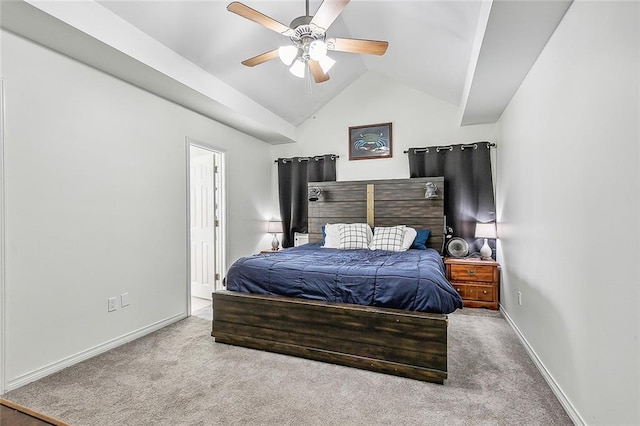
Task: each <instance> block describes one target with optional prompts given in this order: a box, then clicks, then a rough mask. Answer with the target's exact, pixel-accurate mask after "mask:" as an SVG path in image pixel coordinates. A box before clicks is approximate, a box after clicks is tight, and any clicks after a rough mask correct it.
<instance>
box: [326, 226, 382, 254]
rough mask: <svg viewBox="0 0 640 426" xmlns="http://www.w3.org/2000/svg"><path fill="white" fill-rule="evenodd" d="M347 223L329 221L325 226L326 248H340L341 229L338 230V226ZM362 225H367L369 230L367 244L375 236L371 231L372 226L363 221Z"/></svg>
mask: <svg viewBox="0 0 640 426" xmlns="http://www.w3.org/2000/svg"><path fill="white" fill-rule="evenodd" d="M340 225H347V224H346V223H333V224H332V223H327V224H326V225H325V226H324V245H323V247H325V248H338V245H339V244H340V231H339V230H338V226H340ZM362 225H365V226H366V231H367V245H368V244H369V243H370V242H371V239H372V238H373V231H371V227H370V226H369V225H368V224H366V223H363V224H362Z"/></svg>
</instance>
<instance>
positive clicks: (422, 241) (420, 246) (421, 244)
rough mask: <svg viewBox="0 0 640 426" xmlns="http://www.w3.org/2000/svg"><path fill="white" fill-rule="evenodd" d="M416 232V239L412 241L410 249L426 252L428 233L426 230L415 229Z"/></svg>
mask: <svg viewBox="0 0 640 426" xmlns="http://www.w3.org/2000/svg"><path fill="white" fill-rule="evenodd" d="M416 232H417V233H418V235H416V238H415V239H414V240H413V244H411V248H412V249H417V250H426V249H427V240H428V239H429V233H430V231H429V230H428V229H416Z"/></svg>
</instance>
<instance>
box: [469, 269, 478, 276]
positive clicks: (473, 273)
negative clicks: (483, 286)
mask: <svg viewBox="0 0 640 426" xmlns="http://www.w3.org/2000/svg"><path fill="white" fill-rule="evenodd" d="M467 274H469V275H475V274H476V271H474V270H473V269H469V270H467Z"/></svg>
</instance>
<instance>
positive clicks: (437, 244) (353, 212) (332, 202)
mask: <svg viewBox="0 0 640 426" xmlns="http://www.w3.org/2000/svg"><path fill="white" fill-rule="evenodd" d="M427 182H433V183H434V184H435V185H436V186H437V187H438V197H437V198H434V199H426V198H425V184H426V183H427ZM308 187H309V188H311V187H318V188H320V189H321V190H322V193H321V195H320V197H319V199H318V200H317V201H309V208H308V216H309V223H308V232H309V242H310V243H314V242H321V241H322V225H324V224H326V223H361V222H368V223H369V225H371V227H374V226H394V225H407V226H410V227H412V228H415V229H430V230H431V234H430V236H429V239H428V240H427V246H428V247H431V248H433V249H435V250H438V251H441V250H442V242H443V238H444V235H443V230H444V178H443V177H441V176H439V177H423V178H413V179H386V180H356V181H341V182H309V184H308ZM367 200H369V201H367ZM371 207H372V208H371ZM367 219H369V220H367Z"/></svg>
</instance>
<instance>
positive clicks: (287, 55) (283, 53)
mask: <svg viewBox="0 0 640 426" xmlns="http://www.w3.org/2000/svg"><path fill="white" fill-rule="evenodd" d="M278 56H279V57H280V60H281V61H282V63H283V64H285V65H291V64H292V63H293V60H294V59H296V56H298V48H297V47H295V46H293V45H288V46H280V47H279V48H278Z"/></svg>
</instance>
